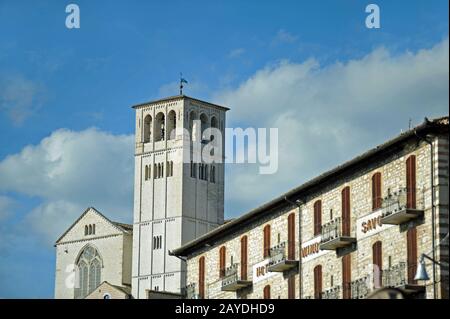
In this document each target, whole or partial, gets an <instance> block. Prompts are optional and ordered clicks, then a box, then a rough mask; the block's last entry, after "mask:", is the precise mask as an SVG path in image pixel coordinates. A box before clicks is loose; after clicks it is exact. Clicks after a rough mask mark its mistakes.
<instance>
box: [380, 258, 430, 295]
mask: <svg viewBox="0 0 450 319" xmlns="http://www.w3.org/2000/svg"><path fill="white" fill-rule="evenodd" d="M410 267H411V268H412V273H413V274H414V273H415V269H416V265H411V266H410ZM407 274H408V267H407V263H406V262H400V263H398V264H396V265H393V266H391V267H389V268H387V269H384V270H383V271H382V275H381V280H382V285H383V287H390V288H400V289H401V290H403V291H404V292H405V293H406V294H414V293H420V292H424V291H425V287H424V286H422V285H416V284H412V283H408V275H407Z"/></svg>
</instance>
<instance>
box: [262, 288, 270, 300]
mask: <svg viewBox="0 0 450 319" xmlns="http://www.w3.org/2000/svg"><path fill="white" fill-rule="evenodd" d="M263 298H264V299H270V285H267V286H265V287H264V291H263Z"/></svg>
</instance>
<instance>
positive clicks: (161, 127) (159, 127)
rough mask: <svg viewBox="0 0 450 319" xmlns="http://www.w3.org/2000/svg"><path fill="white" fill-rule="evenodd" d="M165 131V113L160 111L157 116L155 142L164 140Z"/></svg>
mask: <svg viewBox="0 0 450 319" xmlns="http://www.w3.org/2000/svg"><path fill="white" fill-rule="evenodd" d="M164 132H165V116H164V113H162V112H159V113H158V114H156V116H155V133H154V136H155V142H158V141H163V140H164V134H165V133H164Z"/></svg>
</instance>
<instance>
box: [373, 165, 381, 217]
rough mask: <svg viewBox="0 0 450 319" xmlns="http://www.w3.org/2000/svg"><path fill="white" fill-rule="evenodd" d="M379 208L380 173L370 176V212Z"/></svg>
mask: <svg viewBox="0 0 450 319" xmlns="http://www.w3.org/2000/svg"><path fill="white" fill-rule="evenodd" d="M379 208H381V173H379V172H378V173H375V174H373V176H372V210H376V209H379Z"/></svg>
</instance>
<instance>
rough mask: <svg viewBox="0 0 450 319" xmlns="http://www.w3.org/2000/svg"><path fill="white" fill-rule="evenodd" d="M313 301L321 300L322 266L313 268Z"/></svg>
mask: <svg viewBox="0 0 450 319" xmlns="http://www.w3.org/2000/svg"><path fill="white" fill-rule="evenodd" d="M314 299H322V265H317V266H316V267H314Z"/></svg>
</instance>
